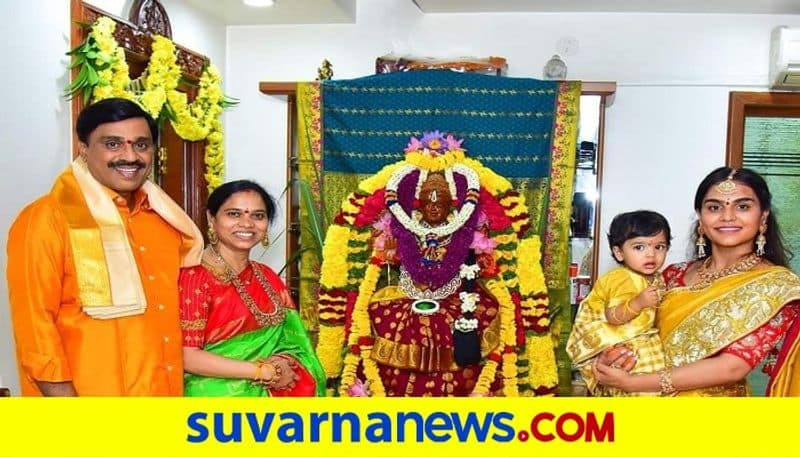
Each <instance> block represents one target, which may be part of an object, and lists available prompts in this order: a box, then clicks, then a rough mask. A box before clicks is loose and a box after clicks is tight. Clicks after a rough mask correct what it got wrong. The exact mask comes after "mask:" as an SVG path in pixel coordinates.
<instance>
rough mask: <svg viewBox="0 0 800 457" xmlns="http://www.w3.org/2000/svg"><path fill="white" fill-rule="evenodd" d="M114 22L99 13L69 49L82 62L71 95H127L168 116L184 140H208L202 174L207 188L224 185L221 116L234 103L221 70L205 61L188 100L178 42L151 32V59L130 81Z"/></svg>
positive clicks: (100, 97)
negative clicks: (226, 92)
mask: <svg viewBox="0 0 800 457" xmlns="http://www.w3.org/2000/svg"><path fill="white" fill-rule="evenodd" d="M116 25H117V24H116V22H115V21H114V20H112V19H111V18H108V17H106V16H101V17H100V18H98V19H97V21H95V23H94V24H92V26H91V27H90V31H89V34H88V35H87V37H86V40H85V41H84V42H83V43H81V44H80V45H79V46H77V47H76V48H75V49H73V50H72V51H70V52H69V55H71V56H72V57H73V63H72V64H71V67H70V68H75V67H80V72H79V74H78V76H77V77H76V78H75V79H74V80H73V81H72V83H70V85H69V86H68V87H67V89H66V90H67V94H68V95H74V94H75V93H77V92H82V93H83V97H84V103H88V102H89V101H90V100H93V101H99V100H104V99H106V98H111V97H120V98H126V99H128V100H132V101H135V102H137V103H138V104H139V105H141V106H142V108H143V109H144V110H145V111H147V112H148V113H149V114H150V115H151V116H153V118H155V119H157V120H158V121H159V125H162V124H163V122H164V121H165V120H167V119H168V120H169V121H170V123H171V124H172V126H173V128H174V129H175V133H177V134H178V136H180V137H181V138H183V139H184V140H188V141H201V140H206V151H205V157H204V162H205V165H206V173H205V175H204V176H205V178H206V182H207V183H208V190H209V192H211V191H213V190H214V189H215V188H217V187H218V186H219V185H220V184H222V181H223V176H224V171H225V170H224V163H225V154H224V144H223V143H224V141H223V130H222V124H221V122H220V121H219V117H220V115H221V113H222V110H223V109H224V108H227V107H230V106H233V105H235V104H236V102H235V101H234V100H232V99H229V98H227V97H226V96H225V95H224V94H223V93H222V90H221V79H220V75H219V72H218V71H217V69H216V68H215V67H214V66H213V65H211V64H209V65H207V66H206V67H205V68H204V69H203V72H202V74H201V75H200V80H199V82H198V91H197V97H196V98H195V100H194V102H192V103H191V104H190V103H188V101H187V99H186V94H185V93H182V92H180V91H178V90H177V87H178V84H179V83H180V81H181V68H180V66H179V65H178V63H177V58H176V52H175V43H173V42H172V40H170V39H169V38H166V37H163V36H160V35H153V41H152V45H151V50H152V53H151V55H150V62H149V63H148V65H147V68H146V69H145V71H144V73H142V76H140V77H139V78H138V79H136V80H134V81H131V79H130V76H129V67H128V64H127V62H126V60H125V51H124V50H123V49H122V47H120V46H119V44H118V43H117V41H116V39H115V38H114V30H115V29H116Z"/></svg>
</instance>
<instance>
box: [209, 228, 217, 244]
mask: <svg viewBox="0 0 800 457" xmlns="http://www.w3.org/2000/svg"><path fill="white" fill-rule="evenodd" d="M207 235H208V243H209V244H212V245H213V244H217V243H218V242H219V238H218V237H217V232H215V231H214V227H209V228H208V233H207Z"/></svg>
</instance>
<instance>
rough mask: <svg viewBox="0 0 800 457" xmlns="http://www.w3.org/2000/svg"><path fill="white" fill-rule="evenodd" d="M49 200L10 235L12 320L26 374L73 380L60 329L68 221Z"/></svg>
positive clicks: (24, 214) (41, 202)
mask: <svg viewBox="0 0 800 457" xmlns="http://www.w3.org/2000/svg"><path fill="white" fill-rule="evenodd" d="M59 216H60V213H59V212H58V211H57V209H56V208H55V206H54V205H53V204H52V202H51V201H50V200H49V199H48V197H43V198H41V199H39V200H37V201H35V202H34V203H32V204H31V205H30V206H28V207H27V208H25V209H24V210H23V211H22V213H21V214H20V215H19V216H18V217H17V219H16V221H14V223H13V224H12V226H11V229H10V231H9V235H8V244H7V251H8V263H7V270H6V275H7V279H8V291H9V302H10V305H11V321H12V324H13V328H14V339H15V341H16V346H17V360H18V361H19V365H20V369H21V373H20V374H21V375H23V376H24V375H27V377H29V378H32V379H35V380H39V381H47V382H62V381H69V380H71V379H72V376H71V373H70V367H69V363H68V362H67V357H66V355H65V352H64V347H63V346H62V343H61V337H60V335H59V332H58V330H57V328H56V324H55V321H56V316H57V314H58V312H59V308H60V305H61V292H62V278H63V277H64V259H65V250H66V240H65V239H64V232H63V231H62V227H63V226H64V222H63V220H60V219H59Z"/></svg>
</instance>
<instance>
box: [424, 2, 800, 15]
mask: <svg viewBox="0 0 800 457" xmlns="http://www.w3.org/2000/svg"><path fill="white" fill-rule="evenodd" d="M413 1H414V3H415V4H416V5H417V6H418V7H419V9H420V10H422V11H423V12H425V13H466V12H575V13H577V12H605V13H732V14H800V1H798V0H413Z"/></svg>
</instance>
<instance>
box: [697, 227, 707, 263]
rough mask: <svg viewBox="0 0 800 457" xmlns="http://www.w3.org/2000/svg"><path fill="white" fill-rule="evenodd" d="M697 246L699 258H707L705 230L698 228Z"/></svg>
mask: <svg viewBox="0 0 800 457" xmlns="http://www.w3.org/2000/svg"><path fill="white" fill-rule="evenodd" d="M695 246H697V257H699V258H701V259H702V258H703V257H705V256H706V237H705V236H703V229H702V228H700V227H697V242H695Z"/></svg>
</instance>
